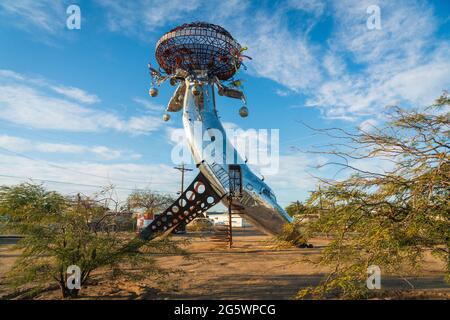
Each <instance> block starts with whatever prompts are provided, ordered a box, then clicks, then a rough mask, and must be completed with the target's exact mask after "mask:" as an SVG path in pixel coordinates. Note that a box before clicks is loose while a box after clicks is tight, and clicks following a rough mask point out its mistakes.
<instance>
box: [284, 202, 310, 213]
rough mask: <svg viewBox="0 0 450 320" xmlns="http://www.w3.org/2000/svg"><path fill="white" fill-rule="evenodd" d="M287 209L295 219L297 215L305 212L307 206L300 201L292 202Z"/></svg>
mask: <svg viewBox="0 0 450 320" xmlns="http://www.w3.org/2000/svg"><path fill="white" fill-rule="evenodd" d="M285 209H286V212H287V213H288V215H290V216H291V217H295V216H296V215H299V214H302V213H304V212H305V206H304V205H303V203H301V202H300V201H294V202H291V203H290V204H289V205H288V206H287V207H286V208H285Z"/></svg>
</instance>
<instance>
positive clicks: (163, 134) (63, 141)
mask: <svg viewBox="0 0 450 320" xmlns="http://www.w3.org/2000/svg"><path fill="white" fill-rule="evenodd" d="M70 4H77V5H79V6H80V8H81V16H82V23H81V30H68V29H67V28H66V19H67V15H66V8H67V7H68V6H69V5H70ZM370 5H378V6H379V7H380V10H381V11H380V13H381V30H369V29H368V28H367V25H366V21H367V18H368V17H369V14H368V13H367V12H366V10H367V8H368V7H369V6H370ZM449 14H450V1H439V0H436V1H414V0H407V1H401V0H399V1H376V0H369V1H360V0H354V1H350V0H339V1H338V0H336V1H331V0H330V1H320V0H318V1H310V0H304V1H301V0H298V1H254V2H253V1H242V0H241V1H234V0H231V1H214V0H213V1H200V0H190V1H185V0H164V1H158V0H148V1H147V0H136V1H127V2H124V1H112V0H111V1H109V0H92V1H53V0H41V1H39V0H37V1H32V0H2V1H1V2H0V43H1V46H0V184H13V183H18V182H21V181H26V180H27V179H28V178H34V179H44V180H52V181H60V182H71V183H77V184H79V185H70V184H63V183H56V182H46V185H47V186H48V187H49V188H51V189H57V190H60V191H62V192H65V193H73V192H77V191H82V192H85V193H91V192H94V191H96V190H98V189H99V187H97V186H102V185H106V184H108V183H113V184H115V185H116V186H117V187H118V193H119V195H120V197H122V198H123V197H125V196H126V194H127V193H128V192H129V191H130V190H131V189H133V188H151V189H153V190H157V191H160V192H170V193H174V192H176V190H178V188H179V179H180V177H179V172H177V171H175V170H174V169H172V167H173V164H172V163H171V159H170V152H171V149H172V147H173V141H171V140H170V133H171V132H172V131H173V130H175V129H177V128H181V119H180V116H179V115H173V117H172V120H171V121H170V122H168V123H164V122H163V121H162V120H161V117H162V114H163V111H164V108H165V107H164V106H165V104H166V103H167V102H168V100H169V97H170V96H171V95H172V92H173V88H172V87H170V86H169V85H165V86H163V87H162V88H161V90H160V95H159V96H158V97H157V98H156V99H151V98H150V97H149V96H148V94H147V92H148V89H149V87H150V79H149V76H148V71H147V63H148V62H149V61H152V62H153V63H155V58H154V49H155V43H156V41H157V40H158V39H159V37H160V36H161V35H163V34H164V33H165V32H166V31H168V30H170V29H171V28H173V27H174V26H176V25H179V24H182V23H185V22H191V21H207V22H211V23H215V24H220V25H222V26H223V27H225V28H226V29H227V30H228V31H229V32H230V33H231V34H232V35H233V36H234V37H235V38H236V39H237V40H238V41H239V42H240V43H241V44H242V45H243V46H248V48H249V50H248V51H247V52H248V55H249V56H251V57H252V58H253V60H252V61H249V62H247V66H248V70H247V71H243V70H242V71H241V72H240V77H241V78H243V79H244V80H245V82H244V88H245V93H246V95H247V100H248V107H249V109H250V116H249V117H248V118H247V119H241V118H240V117H239V115H238V109H239V107H240V106H241V105H240V104H239V102H237V101H235V100H231V99H226V98H219V100H218V108H219V110H220V115H221V117H222V118H221V119H222V121H223V122H225V123H226V124H227V125H228V126H235V127H241V128H244V129H248V128H255V129H259V128H264V129H271V128H274V129H279V130H280V172H279V174H277V175H274V176H268V177H266V181H267V182H268V183H269V184H270V185H271V186H272V188H273V189H274V191H275V193H276V194H277V197H278V199H279V201H280V203H281V204H282V205H286V204H288V203H289V202H290V201H294V200H297V199H300V200H304V199H305V198H306V197H307V195H308V192H309V191H310V190H312V189H314V187H315V185H316V181H315V179H314V177H313V176H315V175H320V176H324V177H333V176H334V173H335V171H336V168H335V169H334V170H333V169H331V168H329V169H322V170H319V171H317V170H315V169H314V166H315V165H317V164H319V163H324V162H325V161H326V160H327V159H326V158H325V157H323V156H318V155H311V154H305V153H301V152H298V151H296V150H295V148H292V147H298V148H301V149H314V148H315V147H316V146H317V145H319V144H326V143H327V140H326V139H325V138H324V137H319V136H317V135H313V134H312V132H311V131H310V130H309V129H307V128H305V127H304V126H302V125H301V124H300V121H304V122H306V123H307V124H308V125H311V126H314V127H319V128H324V127H342V128H347V129H351V128H355V127H358V126H360V127H363V128H370V127H371V126H374V125H379V124H382V123H383V121H384V119H385V118H384V114H383V110H384V108H385V106H387V105H393V104H397V105H400V106H404V107H411V106H424V105H426V104H429V103H431V102H432V101H433V99H434V98H436V97H437V96H438V95H439V94H440V93H441V92H442V91H443V90H445V89H450V58H449V57H450V41H449V39H450V20H449V16H450V15H449ZM355 165H358V166H360V167H363V168H367V167H370V168H371V169H373V168H375V167H377V166H378V167H380V168H382V167H383V164H382V163H379V162H378V163H377V162H369V161H366V162H359V163H356V164H355ZM7 176H8V177H7ZM192 177H193V174H191V175H190V177H188V180H189V178H192Z"/></svg>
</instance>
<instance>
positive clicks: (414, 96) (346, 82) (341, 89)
mask: <svg viewBox="0 0 450 320" xmlns="http://www.w3.org/2000/svg"><path fill="white" fill-rule="evenodd" d="M378 3H379V4H380V7H381V20H382V29H381V30H368V29H367V26H366V23H365V22H366V19H367V17H368V14H367V13H366V9H367V7H368V6H369V5H370V4H373V3H372V2H371V1H350V0H346V1H336V2H334V10H335V15H334V19H335V22H336V28H335V31H334V36H333V39H332V40H330V47H331V51H330V52H329V53H328V54H327V55H326V56H325V59H324V68H325V70H327V73H328V77H327V78H325V79H323V81H322V82H321V84H320V85H319V86H318V88H317V89H316V90H315V91H313V92H311V93H310V94H309V96H308V99H307V101H306V106H313V107H318V108H320V109H321V111H322V113H323V115H324V116H325V117H327V118H334V119H343V120H351V121H355V120H357V119H358V118H360V117H361V116H367V115H370V116H374V115H375V116H376V115H377V114H379V113H380V111H381V110H382V109H383V108H384V107H385V106H387V105H394V104H398V105H402V106H404V107H405V106H411V105H414V106H423V105H427V104H430V103H432V102H433V100H434V99H435V98H437V97H438V96H439V95H440V93H441V92H442V90H444V89H447V88H448V87H449V86H450V61H449V60H448V56H449V55H450V49H449V48H450V44H449V42H448V41H437V40H435V38H434V36H433V33H434V31H435V30H436V28H437V26H436V18H435V16H434V14H433V10H432V7H431V6H429V5H428V6H425V4H424V3H423V2H422V1H395V2H394V1H379V2H378ZM344 58H345V59H347V60H350V61H351V63H353V64H356V65H357V67H356V68H357V71H354V70H353V69H354V68H355V67H354V66H353V67H352V68H350V67H348V66H347V65H346V63H344V62H343V61H344Z"/></svg>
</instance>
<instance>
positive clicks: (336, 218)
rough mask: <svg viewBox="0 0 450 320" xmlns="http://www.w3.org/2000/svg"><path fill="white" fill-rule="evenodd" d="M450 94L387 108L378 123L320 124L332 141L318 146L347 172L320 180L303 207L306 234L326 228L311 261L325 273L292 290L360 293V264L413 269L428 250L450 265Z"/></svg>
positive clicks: (448, 267) (311, 293)
mask: <svg viewBox="0 0 450 320" xmlns="http://www.w3.org/2000/svg"><path fill="white" fill-rule="evenodd" d="M449 106H450V98H449V95H448V94H446V93H445V94H444V95H442V96H441V97H440V98H439V99H438V100H437V101H436V103H435V104H434V105H432V106H430V107H428V108H425V109H422V110H411V109H410V110H404V109H400V108H397V107H394V108H391V109H390V112H389V114H388V116H389V120H388V121H387V123H386V125H385V126H384V127H383V128H375V127H374V128H372V129H371V130H368V131H367V130H366V131H365V130H363V129H359V130H358V132H356V133H351V132H346V131H344V130H342V129H328V130H321V131H322V132H323V133H325V134H327V135H329V136H332V137H334V138H336V139H338V140H339V142H338V143H336V144H335V146H336V148H335V149H332V150H328V151H326V152H325V153H326V154H328V155H331V156H336V157H338V158H341V159H344V160H345V161H344V162H343V163H336V162H333V163H331V164H334V165H338V166H340V167H342V168H344V169H350V170H351V172H352V175H351V176H350V177H349V178H347V179H344V180H343V181H325V180H322V183H321V186H320V188H319V189H318V190H316V191H315V192H314V193H313V194H312V196H311V197H310V199H309V200H308V202H307V203H306V208H307V210H306V214H314V215H317V216H319V219H318V220H317V221H314V222H311V223H310V224H309V225H308V227H307V229H306V234H305V236H312V235H314V234H317V233H322V234H323V233H325V234H328V235H331V237H332V240H331V243H330V244H329V245H328V246H327V247H326V248H325V249H324V250H323V252H322V254H321V257H320V259H319V260H318V261H316V263H319V264H323V265H327V266H330V267H331V269H332V272H331V273H330V274H329V275H328V277H327V278H326V279H325V280H324V281H323V282H322V283H321V284H320V285H319V286H317V287H314V288H307V289H305V290H302V291H301V292H300V293H299V297H301V298H305V297H310V298H311V297H318V298H320V297H325V296H328V295H330V294H331V295H333V296H339V297H344V298H361V297H367V295H368V293H369V291H368V290H367V288H366V282H365V281H366V278H367V268H368V266H370V265H377V266H379V267H380V268H381V270H382V273H383V274H387V273H392V274H397V275H407V274H415V273H417V272H418V271H419V270H420V268H421V266H422V262H423V256H424V252H425V251H426V250H429V251H431V252H432V253H433V254H434V255H435V256H437V257H438V258H440V259H441V260H442V261H443V262H444V263H445V264H446V270H445V271H446V274H447V280H449V278H448V277H449V272H450V216H449V213H450V201H449V199H450V194H449V193H450V154H449V151H450V113H449ZM380 157H381V158H384V159H387V160H388V161H389V162H390V163H392V167H391V168H387V169H385V170H384V172H370V171H365V170H360V169H358V168H357V167H355V166H353V165H352V163H353V162H352V161H355V160H366V161H369V160H371V159H379V158H380Z"/></svg>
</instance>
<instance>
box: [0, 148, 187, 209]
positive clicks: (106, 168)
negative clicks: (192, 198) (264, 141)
mask: <svg viewBox="0 0 450 320" xmlns="http://www.w3.org/2000/svg"><path fill="white" fill-rule="evenodd" d="M52 164H54V165H57V166H58V167H55V166H52V165H51V164H50V163H45V162H37V161H33V160H30V159H25V158H22V157H17V156H10V155H3V154H0V185H3V184H9V185H11V184H17V183H21V182H26V181H29V180H28V179H31V178H34V179H44V180H52V181H61V182H68V183H67V184H64V183H63V184H60V183H56V182H45V185H46V186H47V187H48V189H50V190H57V191H60V192H63V193H66V194H67V193H78V192H84V193H87V194H91V193H93V192H94V191H99V190H101V187H105V186H108V185H110V184H114V185H116V186H117V187H118V189H117V193H118V196H119V198H120V199H121V200H125V199H126V196H127V195H128V194H129V193H130V192H131V190H133V189H136V188H139V189H144V188H150V189H152V190H154V191H158V192H163V193H171V194H172V195H174V196H175V193H176V192H177V191H178V190H179V188H180V186H179V184H180V181H179V173H178V172H177V171H175V170H174V169H173V168H172V167H171V166H167V165H164V164H155V165H150V164H149V165H139V164H133V163H120V164H99V163H95V162H58V163H52ZM61 167H62V168H65V169H61ZM194 174H195V173H188V174H187V177H186V179H187V180H189V179H192V178H193V175H194ZM7 176H13V177H7ZM144 177H145V178H144ZM34 181H35V182H36V183H39V182H40V180H34ZM71 183H74V184H73V185H72V184H71ZM88 185H92V186H88Z"/></svg>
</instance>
